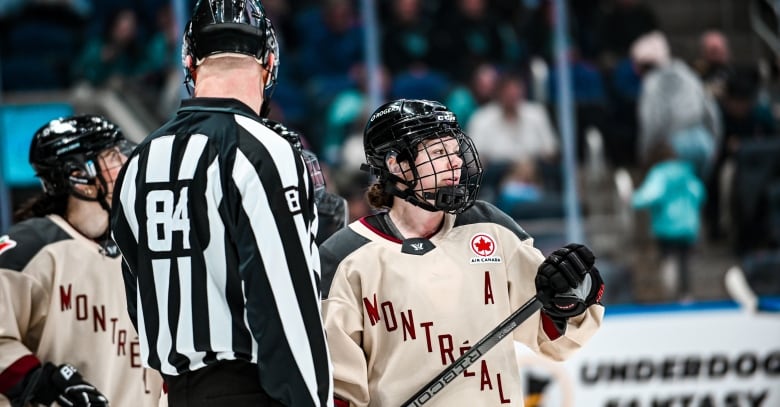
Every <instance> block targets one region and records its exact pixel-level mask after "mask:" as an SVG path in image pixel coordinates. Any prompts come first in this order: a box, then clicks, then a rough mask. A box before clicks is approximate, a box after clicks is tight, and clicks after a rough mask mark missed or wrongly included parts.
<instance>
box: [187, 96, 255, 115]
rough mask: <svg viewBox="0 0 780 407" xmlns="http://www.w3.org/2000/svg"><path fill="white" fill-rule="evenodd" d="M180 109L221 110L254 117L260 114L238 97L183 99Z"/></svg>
mask: <svg viewBox="0 0 780 407" xmlns="http://www.w3.org/2000/svg"><path fill="white" fill-rule="evenodd" d="M179 110H198V111H204V110H208V111H219V112H225V113H234V114H236V113H237V114H241V115H244V116H247V117H250V118H253V119H257V118H259V117H260V116H259V115H258V114H257V113H255V111H254V110H252V108H250V107H249V106H247V105H246V104H244V102H241V101H240V100H238V99H232V98H204V97H196V98H190V99H185V100H182V101H181V107H180V108H179Z"/></svg>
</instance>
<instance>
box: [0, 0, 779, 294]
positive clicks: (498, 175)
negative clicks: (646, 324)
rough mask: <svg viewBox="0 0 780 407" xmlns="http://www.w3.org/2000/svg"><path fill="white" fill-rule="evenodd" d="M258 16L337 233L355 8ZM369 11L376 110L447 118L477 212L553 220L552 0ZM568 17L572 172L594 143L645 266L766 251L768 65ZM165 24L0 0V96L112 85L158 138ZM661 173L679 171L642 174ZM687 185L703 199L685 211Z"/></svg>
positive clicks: (398, 1) (120, 6) (131, 13)
mask: <svg viewBox="0 0 780 407" xmlns="http://www.w3.org/2000/svg"><path fill="white" fill-rule="evenodd" d="M192 4H194V1H192V2H191V3H188V4H187V7H186V8H187V9H191V5H192ZM263 5H264V6H265V8H266V10H267V12H268V14H269V16H270V18H271V20H272V21H273V23H274V25H275V27H276V29H277V31H278V34H279V37H280V42H281V59H282V60H283V61H284V62H283V63H282V64H281V68H280V72H279V82H278V85H277V86H276V88H275V90H274V93H273V97H272V103H273V105H272V111H271V118H273V119H275V120H278V121H281V122H283V123H286V124H287V125H288V126H289V127H291V128H295V129H298V130H300V131H301V133H303V134H304V137H305V142H306V146H307V147H308V148H309V149H310V150H312V151H314V152H315V153H316V154H317V155H318V156H319V157H320V161H321V162H322V164H323V167H324V168H325V169H326V171H327V172H328V176H329V187H330V188H332V189H333V190H334V192H337V193H339V194H340V195H342V196H344V197H345V198H347V199H348V201H349V207H350V211H351V213H350V217H351V218H352V219H355V218H357V217H360V216H362V215H365V214H366V213H367V212H368V211H369V209H368V207H367V205H366V204H365V202H364V199H363V196H362V195H363V191H364V189H365V187H366V186H367V185H368V183H369V179H368V175H367V174H365V173H361V172H360V171H359V170H358V169H359V164H360V163H361V162H362V161H363V159H364V158H363V152H362V144H361V137H362V127H363V125H364V123H365V122H366V115H367V114H368V113H369V112H370V111H372V109H373V107H374V106H370V105H369V101H368V95H367V92H368V79H369V75H368V73H367V72H366V67H365V48H364V34H365V33H364V30H365V29H366V27H365V25H364V22H363V21H362V20H361V13H360V7H361V5H360V2H357V1H354V0H322V1H313V0H308V1H306V0H301V1H294V2H291V1H283V0H265V1H263ZM377 6H378V13H377V15H378V19H379V41H380V50H381V53H380V55H381V67H380V68H381V74H380V75H379V78H380V82H381V86H380V88H381V92H382V97H383V98H384V99H386V100H390V99H395V98H400V97H407V98H425V99H432V100H438V101H441V102H443V103H444V104H445V105H447V106H448V107H449V108H450V109H451V110H452V111H454V112H455V113H456V114H457V116H458V118H459V120H460V122H461V123H462V124H463V125H464V127H465V128H466V132H467V134H468V135H470V136H471V137H472V138H473V140H474V142H475V145H476V147H477V149H478V151H479V152H480V157H481V159H482V161H483V164H484V165H485V167H486V172H485V182H484V186H483V189H482V192H481V194H482V198H483V199H487V200H491V201H493V202H494V203H496V204H497V205H498V206H499V207H500V208H501V209H503V210H505V211H506V212H507V213H509V214H510V215H512V216H513V217H515V218H517V219H528V218H534V217H560V216H563V205H562V202H561V186H562V182H561V177H562V174H561V169H560V168H561V167H560V158H561V140H560V136H559V134H558V130H557V128H556V120H555V108H554V107H555V102H556V95H557V94H556V92H557V88H558V83H557V76H556V71H557V69H558V67H557V63H556V59H555V57H554V49H553V43H554V41H553V36H554V32H553V23H554V13H553V10H552V1H549V0H523V1H517V0H511V1H510V0H453V1H444V0H435V1H434V0H425V1H423V0H377ZM569 12H570V18H569V20H570V24H569V27H568V37H567V39H566V40H567V43H568V50H569V52H568V62H569V64H570V66H571V70H572V84H573V96H574V108H575V111H576V113H577V116H576V117H577V121H576V124H577V126H576V129H575V131H576V135H575V136H576V140H577V156H578V158H579V159H580V161H582V160H584V158H585V155H586V153H585V148H586V142H585V141H586V140H585V135H586V132H587V131H588V130H589V129H596V130H598V132H599V134H600V135H601V137H602V139H603V146H604V153H605V158H606V162H607V165H608V166H609V167H610V168H618V167H621V168H627V169H629V170H630V172H631V174H632V176H633V177H634V178H635V182H636V183H637V185H639V190H640V191H642V189H643V188H644V189H645V190H644V191H642V195H641V196H640V197H639V198H638V199H636V200H635V201H634V202H633V203H634V205H635V208H636V209H637V210H639V209H642V208H645V207H650V208H651V216H652V217H653V226H652V228H651V230H650V231H649V232H650V233H652V234H653V237H654V238H657V239H658V241H659V244H660V245H661V246H660V247H661V249H662V250H660V251H661V252H664V253H665V252H666V251H668V250H667V249H669V248H670V247H671V248H672V249H673V250H672V252H675V253H678V254H679V252H680V250H679V249H680V248H681V247H682V248H683V249H682V252H685V247H686V246H689V245H690V244H692V242H695V241H696V240H697V239H699V238H700V235H701V234H705V238H707V239H710V240H718V239H722V240H726V241H728V242H729V245H730V247H731V248H732V249H733V250H734V252H735V253H736V254H737V255H739V256H742V255H747V254H750V253H755V252H757V251H761V250H765V249H776V248H777V247H778V244H780V167H778V164H777V163H776V162H775V161H778V160H777V157H780V144H779V143H780V138H778V137H777V135H778V118H779V117H778V112H777V111H776V109H773V106H774V105H775V103H776V102H777V101H778V99H780V93H778V92H776V89H774V87H773V86H772V84H773V83H774V82H776V80H775V79H776V75H777V72H776V68H775V67H774V64H769V65H768V66H767V65H763V66H762V65H759V64H757V63H752V64H747V65H739V64H735V63H734V62H733V60H732V57H731V49H730V46H729V40H728V38H727V37H726V36H725V35H724V34H723V33H722V32H720V31H718V30H709V31H706V32H702V33H701V37H700V44H699V54H698V56H697V57H696V58H694V59H691V60H681V59H679V58H677V57H675V55H674V53H673V52H672V51H673V50H671V49H670V47H669V42H668V39H667V38H666V36H665V35H664V33H663V32H662V31H661V30H660V29H661V27H660V25H659V21H658V17H657V16H656V14H655V13H654V12H653V10H652V8H651V7H649V6H648V5H647V4H646V2H643V1H642V0H598V1H597V0H570V1H569ZM175 20H176V19H175V17H174V13H173V9H172V7H171V5H170V2H169V1H168V0H114V1H111V2H104V1H96V0H6V1H4V2H2V3H1V4H0V55H2V63H1V64H0V65H2V88H3V91H14V92H18V91H26V90H42V89H64V88H70V87H73V86H77V85H81V84H88V85H89V86H95V87H100V86H122V87H123V88H122V89H123V90H125V91H127V92H131V91H132V92H136V93H138V94H139V95H140V96H139V97H141V98H142V99H144V100H148V101H149V105H150V106H155V107H154V109H153V110H154V112H153V113H155V114H156V115H157V119H158V120H160V122H162V121H163V120H164V119H166V118H167V117H168V115H169V114H170V112H172V111H173V109H175V107H176V104H177V102H178V100H175V101H173V102H172V98H171V97H170V94H171V92H172V91H171V90H172V89H173V94H177V93H176V92H177V90H178V89H180V85H181V82H180V81H181V76H180V68H179V66H180V55H181V54H180V50H179V49H178V48H177V47H178V43H179V39H180V35H181V32H182V27H177V26H176V23H175ZM117 83H119V84H120V85H117ZM173 99H175V98H173ZM670 162H681V163H682V164H684V165H683V166H682V167H680V166H673V165H665V166H663V168H661V167H659V165H662V164H664V163H666V164H668V163H670ZM662 169H663V171H662V173H664V172H666V173H668V174H666V175H664V176H668V177H670V178H668V179H667V178H664V179H666V181H664V182H662V183H661V184H662V185H665V186H668V185H672V184H674V183H675V182H677V181H675V179H686V181H680V182H683V184H681V185H683V187H681V188H677V189H675V188H661V189H662V190H661V191H658V190H657V189H658V187H656V190H651V191H649V192H648V190H649V189H651V185H649V184H652V182H650V181H651V180H650V177H649V176H650V174H651V173H653V170H656V174H657V171H660V170H662ZM675 177H676V178H675ZM691 179H694V180H695V182H694V183H700V184H701V186H702V188H701V193H700V194H697V196H693V197H692V196H691V193H692V191H694V190H695V191H698V189H697V188H694V187H689V185H692V184H690V182H691V181H690V180H691ZM645 181H647V183H648V186H646V185H645ZM675 191H677V192H675ZM680 191H682V192H680ZM583 193H585V194H587V193H588V191H584V192H583ZM653 194H655V195H653ZM664 194H667V195H666V196H663V195H664ZM668 194H672V196H671V197H670V196H669V195H668ZM656 195H658V196H656ZM640 198H641V199H640ZM659 202H661V203H659ZM681 202H682V203H681ZM664 205H665V206H664ZM681 206H685V207H686V208H687V209H688V211H687V212H686V211H680V210H679V208H680V207H681ZM659 208H666V209H659ZM585 209H586V210H587V208H585ZM664 211H666V213H661V212H664ZM691 213H693V214H694V215H701V219H702V220H703V222H701V224H698V223H695V224H692V225H687V226H686V227H687V229H686V230H674V231H672V232H669V233H671V235H669V233H667V232H668V228H666V229H665V228H664V227H663V226H658V225H656V224H655V222H659V223H660V222H663V221H666V222H667V223H670V224H672V225H675V224H678V223H679V219H680V218H679V216H684V217H689V216H691V215H690V214H691ZM681 214H682V215H681ZM686 214H687V215H686ZM664 216H666V217H665V218H664ZM675 216H677V218H675ZM659 219H660V220H659ZM697 219H698V217H697ZM667 226H668V225H667ZM670 242H671V243H670ZM678 243H681V244H680V245H678ZM670 245H671V246H670ZM681 258H684V256H683V257H681ZM681 261H683V263H684V262H685V261H684V260H681ZM680 267H683V268H684V265H681V266H680ZM683 285H684V284H683Z"/></svg>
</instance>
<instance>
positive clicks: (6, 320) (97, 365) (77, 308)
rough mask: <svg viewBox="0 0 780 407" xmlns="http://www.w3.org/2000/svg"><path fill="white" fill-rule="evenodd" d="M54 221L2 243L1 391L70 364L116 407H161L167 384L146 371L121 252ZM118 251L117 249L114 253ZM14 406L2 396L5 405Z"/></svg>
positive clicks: (11, 234)
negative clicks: (46, 367)
mask: <svg viewBox="0 0 780 407" xmlns="http://www.w3.org/2000/svg"><path fill="white" fill-rule="evenodd" d="M112 247H113V246H106V247H103V246H101V245H99V244H97V243H95V242H93V241H92V240H89V239H87V238H85V237H84V236H82V235H81V234H79V233H78V232H77V231H76V230H75V229H73V227H71V226H70V225H69V224H68V223H67V222H66V221H65V220H64V219H62V218H61V217H59V216H56V215H52V216H48V217H45V218H33V219H30V220H27V221H24V222H21V223H19V224H17V225H15V226H13V227H12V228H11V229H10V230H9V231H8V235H6V236H2V237H0V390H2V392H3V393H5V392H6V391H7V390H8V389H10V388H13V386H14V385H16V384H17V383H19V381H20V380H21V379H22V378H23V377H24V375H25V374H26V373H27V372H28V371H29V370H30V369H31V368H32V367H34V365H35V364H36V363H37V361H36V359H35V358H37V359H39V360H40V361H41V362H42V363H45V362H52V363H54V364H55V365H59V364H61V363H70V364H72V365H74V366H76V368H77V369H79V370H80V372H81V374H82V375H83V377H84V380H86V381H88V382H90V383H92V384H93V385H95V387H96V388H97V389H98V390H100V391H101V392H102V393H103V394H104V395H105V396H106V397H107V398H108V400H109V402H110V403H111V405H112V406H117V407H124V406H133V407H136V406H157V405H158V404H159V402H160V395H161V388H162V379H161V377H160V375H159V373H157V372H156V371H153V370H147V369H144V368H143V367H142V361H141V348H140V346H139V342H138V334H137V333H136V331H135V329H134V328H133V325H132V323H131V322H130V318H129V316H128V313H127V306H126V302H125V301H126V300H125V292H124V282H123V280H122V271H121V267H120V261H121V257H120V256H117V255H116V254H118V253H116V252H115V253H111V254H112V255H113V257H112V256H109V255H107V254H108V253H107V251H106V250H107V249H109V250H110V249H111V248H112ZM114 248H115V247H114ZM8 405H10V403H9V402H8V401H7V399H6V398H4V397H3V396H2V395H0V407H2V406H8Z"/></svg>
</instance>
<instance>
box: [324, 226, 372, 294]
mask: <svg viewBox="0 0 780 407" xmlns="http://www.w3.org/2000/svg"><path fill="white" fill-rule="evenodd" d="M369 242H371V240H369V239H367V238H366V237H364V236H361V235H360V234H358V233H357V232H355V231H354V230H352V229H350V228H349V227H346V228H343V229H340V230H339V231H338V232H336V233H334V234H333V235H331V236H330V237H329V238H328V239H327V240H325V242H323V243H322V245H321V246H320V247H319V252H320V264H321V267H322V272H321V276H322V280H321V283H320V285H321V287H320V288H321V291H322V298H323V299H325V298H328V292H330V285H331V283H332V282H333V276H334V275H335V274H336V269H338V267H339V264H341V261H342V260H344V258H345V257H347V256H348V255H349V254H350V253H352V252H354V251H355V250H357V249H359V248H360V247H362V246H363V245H365V244H367V243H369Z"/></svg>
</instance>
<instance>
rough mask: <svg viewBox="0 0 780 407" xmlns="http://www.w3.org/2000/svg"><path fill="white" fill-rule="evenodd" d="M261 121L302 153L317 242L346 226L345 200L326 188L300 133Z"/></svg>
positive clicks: (311, 153) (272, 122)
mask: <svg viewBox="0 0 780 407" xmlns="http://www.w3.org/2000/svg"><path fill="white" fill-rule="evenodd" d="M261 122H262V123H263V124H264V125H265V126H266V127H268V128H269V129H271V130H273V131H275V132H276V134H278V135H280V136H282V137H284V139H285V140H287V141H288V142H289V143H290V144H292V146H293V147H294V148H295V150H297V151H298V152H300V153H301V155H303V161H304V162H305V163H306V170H307V171H308V172H309V177H310V178H311V182H312V185H313V186H314V203H315V204H316V206H317V225H318V226H317V237H316V239H315V241H316V242H317V244H318V245H319V244H322V242H324V241H325V239H327V238H329V237H330V236H331V235H332V234H334V233H336V232H337V231H338V230H339V229H341V228H344V227H346V226H347V218H348V216H349V210H348V204H347V200H346V199H344V198H342V197H341V196H339V195H336V194H334V193H332V192H329V191H328V190H326V189H325V188H326V186H327V185H325V174H323V172H322V168H321V167H320V160H319V159H318V158H317V155H316V154H314V153H313V152H311V150H308V149H305V148H303V141H302V140H301V134H300V133H298V132H297V131H295V130H292V129H289V128H287V126H285V125H283V124H281V123H278V122H275V121H273V120H270V119H268V118H265V117H264V118H262V119H261Z"/></svg>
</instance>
